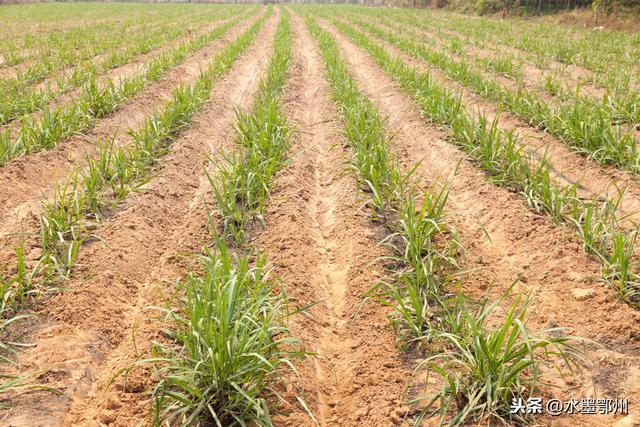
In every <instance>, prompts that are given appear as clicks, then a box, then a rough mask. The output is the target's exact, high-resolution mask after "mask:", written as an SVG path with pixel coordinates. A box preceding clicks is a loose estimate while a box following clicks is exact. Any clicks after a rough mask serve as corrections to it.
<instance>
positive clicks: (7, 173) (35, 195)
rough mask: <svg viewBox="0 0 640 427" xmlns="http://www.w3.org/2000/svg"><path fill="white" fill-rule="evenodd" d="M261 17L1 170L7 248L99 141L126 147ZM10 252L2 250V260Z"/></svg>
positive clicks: (0, 209) (1, 230) (1, 237)
mask: <svg viewBox="0 0 640 427" xmlns="http://www.w3.org/2000/svg"><path fill="white" fill-rule="evenodd" d="M255 19H257V17H252V18H251V19H248V20H246V21H244V22H241V23H239V24H238V25H236V26H234V27H232V28H231V29H230V30H229V32H227V33H226V35H225V36H224V37H222V38H220V39H218V40H216V41H214V42H212V43H211V44H209V45H207V47H205V48H204V49H202V50H200V51H198V52H197V53H196V54H194V55H193V56H191V57H190V58H189V59H188V60H187V61H185V62H184V63H182V64H180V65H178V66H177V67H175V68H172V69H171V70H170V71H169V72H168V73H167V74H166V75H165V76H164V77H162V78H161V79H160V81H158V82H157V83H154V84H152V85H150V86H148V87H147V88H145V89H144V90H143V91H142V92H141V93H140V94H138V95H136V96H135V97H134V98H132V99H131V100H130V102H128V103H127V104H125V105H123V106H122V107H120V108H119V109H118V110H117V111H116V112H115V113H113V114H112V115H110V116H108V117H106V118H104V119H101V120H99V121H98V122H97V123H96V125H95V126H94V127H93V128H92V129H91V131H90V132H89V133H88V134H86V135H77V136H73V137H71V138H69V139H68V140H66V141H64V142H62V143H60V144H59V145H57V146H56V147H54V148H52V149H51V150H43V151H40V152H38V153H34V154H32V155H29V156H25V157H22V158H18V159H15V160H14V161H12V162H11V163H9V164H7V165H5V166H3V167H1V168H0V187H1V188H3V189H4V191H3V192H2V193H0V242H2V246H1V247H2V248H3V249H4V250H6V251H10V249H11V248H12V247H13V246H15V244H16V242H17V240H16V237H15V236H14V234H15V233H16V232H20V231H22V232H33V230H35V229H36V226H37V223H38V220H37V217H38V214H39V212H40V211H41V209H42V200H43V199H46V198H48V197H51V195H52V194H53V193H54V191H55V187H56V184H57V182H58V181H60V180H63V179H64V178H65V177H66V176H67V175H68V174H69V172H70V171H73V170H75V169H77V168H79V167H82V165H83V164H84V163H85V162H86V158H87V156H95V155H96V154H97V149H98V147H99V142H107V141H113V144H114V146H116V147H117V146H122V145H126V144H127V143H129V142H130V137H129V135H127V133H126V131H127V130H128V129H137V128H138V127H140V126H141V125H142V124H143V123H144V120H145V118H146V117H147V116H149V115H150V114H151V113H152V112H153V111H154V109H156V108H159V107H161V106H163V105H164V104H165V103H166V102H167V101H168V100H169V99H170V97H171V93H172V91H173V89H174V88H175V87H177V86H178V85H179V84H187V83H191V82H193V81H195V79H196V78H197V77H198V74H199V73H200V71H201V70H202V69H204V67H205V66H206V64H207V63H208V62H209V61H210V60H211V58H212V56H214V55H215V54H216V53H217V52H219V51H220V50H222V49H223V48H224V46H226V45H227V44H229V43H230V42H231V41H233V40H234V39H236V38H237V37H238V36H240V34H242V32H244V31H245V30H246V29H247V28H249V27H250V26H251V24H252V23H253V22H254V21H255ZM6 255H7V254H4V256H3V254H2V253H0V262H2V261H3V260H4V258H6Z"/></svg>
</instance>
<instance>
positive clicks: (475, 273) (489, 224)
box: [323, 23, 640, 426]
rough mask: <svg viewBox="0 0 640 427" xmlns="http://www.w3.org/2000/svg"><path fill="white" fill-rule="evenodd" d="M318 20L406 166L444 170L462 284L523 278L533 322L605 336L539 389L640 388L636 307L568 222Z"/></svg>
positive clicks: (499, 288) (494, 286)
mask: <svg viewBox="0 0 640 427" xmlns="http://www.w3.org/2000/svg"><path fill="white" fill-rule="evenodd" d="M323 27H324V28H325V29H328V30H329V31H331V33H332V34H333V35H334V36H336V39H337V40H338V42H339V44H340V45H341V47H342V49H343V53H344V56H343V57H344V58H345V59H346V60H347V62H348V63H349V65H350V69H351V71H352V73H353V74H354V76H355V77H356V80H357V82H358V83H359V84H360V85H361V88H362V90H363V91H364V92H365V93H366V94H367V95H368V96H369V97H370V98H371V99H372V101H373V102H374V104H375V105H377V106H378V108H380V111H381V113H382V114H383V115H388V119H389V122H388V129H389V131H390V132H391V133H393V135H394V141H395V148H396V150H397V152H398V154H399V155H400V157H401V160H402V161H403V164H404V165H405V167H408V166H409V165H413V164H415V162H417V161H420V160H422V163H421V165H420V166H419V168H418V170H417V172H416V176H417V177H419V178H420V179H421V180H423V184H424V186H425V187H427V186H428V185H431V184H432V183H434V182H436V181H438V182H442V181H444V180H449V182H450V194H449V199H448V203H447V209H448V211H449V213H450V221H451V222H452V224H453V225H454V226H455V227H456V228H457V229H458V230H459V231H460V234H461V239H462V243H463V245H464V247H465V249H466V253H467V254H468V256H469V257H468V258H467V259H466V265H465V267H466V268H467V269H468V271H469V273H468V274H467V277H466V278H465V280H464V288H463V289H464V290H465V292H466V293H467V294H469V295H472V296H475V297H483V296H486V297H489V298H490V299H495V298H496V297H497V296H498V295H499V294H501V293H502V292H504V290H505V289H506V287H507V286H509V285H510V284H511V283H512V282H513V280H514V279H516V278H519V279H520V283H519V284H518V285H517V288H516V289H517V290H523V291H535V292H536V297H535V299H534V301H533V304H532V307H531V309H530V313H529V314H530V327H531V328H532V329H534V330H536V329H540V328H544V327H549V326H557V325H558V326H561V327H567V328H568V333H570V334H576V335H579V336H583V337H586V338H589V339H593V340H596V341H598V342H600V343H602V344H603V345H604V346H606V348H599V347H596V346H591V347H590V348H589V349H588V351H587V354H586V356H585V361H584V366H585V369H584V370H583V371H582V372H580V373H579V374H578V375H577V376H576V377H571V376H569V377H566V378H562V377H559V376H558V375H557V372H555V371H553V372H547V373H546V374H545V379H546V380H548V381H549V382H550V383H551V384H554V385H556V386H558V389H545V390H546V391H547V392H549V391H550V393H552V394H553V395H554V396H556V397H558V396H560V397H563V398H570V397H577V396H579V397H583V396H587V397H588V396H593V394H594V392H593V386H592V380H593V382H594V383H595V385H596V390H597V394H598V396H599V397H600V396H602V395H605V396H607V397H612V398H613V397H619V396H625V397H629V398H632V396H637V395H639V393H640V369H638V366H640V313H639V312H638V311H636V310H634V309H632V308H631V307H630V306H629V305H627V304H624V303H622V302H620V301H619V300H618V299H617V298H616V297H615V295H614V293H613V292H612V290H611V289H610V288H609V287H608V286H607V285H606V284H603V283H601V282H600V281H599V280H598V278H599V277H600V265H599V263H598V262H597V261H596V260H595V259H591V258H589V257H587V256H585V255H584V254H583V251H582V248H581V247H580V244H579V243H578V242H577V239H576V238H575V237H574V236H573V234H572V233H571V232H570V231H569V230H567V229H564V228H561V227H558V226H557V225H555V224H553V223H552V222H551V221H550V220H549V219H548V218H547V217H545V216H540V215H536V214H534V213H532V212H531V211H530V210H529V209H527V208H526V207H525V205H524V204H523V202H522V200H521V198H520V196H519V195H517V194H514V193H511V192H509V191H508V190H506V189H503V188H499V187H496V186H494V185H491V184H489V183H488V182H487V180H486V177H485V174H484V173H482V172H480V171H479V170H477V169H476V168H475V167H474V165H473V164H472V163H471V162H470V161H469V160H467V158H466V155H465V153H463V152H461V151H460V150H458V149H457V148H455V147H454V146H453V145H451V144H449V143H447V142H446V137H447V135H446V134H445V133H444V132H443V131H442V130H441V129H439V128H437V127H435V126H430V125H428V124H426V121H425V120H424V119H423V118H422V117H421V114H420V111H419V109H418V108H417V106H416V105H415V103H413V102H412V101H411V100H410V98H408V97H407V96H405V95H404V94H403V93H402V92H401V91H400V89H399V88H398V86H397V84H395V83H394V82H393V81H392V80H391V79H390V78H389V77H387V76H386V75H385V74H384V73H383V72H382V70H380V69H379V68H378V67H377V66H376V65H375V64H374V63H373V61H372V60H371V59H370V57H369V56H368V55H367V54H366V53H365V52H364V51H362V50H361V49H359V48H358V47H357V46H355V45H354V44H353V43H351V42H350V41H348V40H347V39H346V38H345V37H343V36H341V35H340V34H339V33H338V32H337V31H336V30H335V28H333V27H332V26H330V25H328V24H326V23H323ZM594 319H599V321H598V322H594ZM635 408H637V406H635ZM630 413H632V414H633V413H635V414H637V413H638V410H637V409H635V410H632V409H630ZM630 417H637V415H632V416H630ZM631 419H632V420H634V422H640V419H637V418H631ZM547 421H548V420H547ZM615 421H617V420H616V419H613V418H612V417H609V418H596V417H593V418H589V416H587V417H583V418H577V417H576V418H571V419H567V420H566V421H562V422H559V425H567V426H569V425H572V426H576V425H580V426H582V425H584V426H587V425H593V423H594V422H597V423H600V425H612V424H613V423H614V422H615ZM627 421H629V419H627ZM556 423H558V421H557V420H554V424H556ZM556 425H557V424H556Z"/></svg>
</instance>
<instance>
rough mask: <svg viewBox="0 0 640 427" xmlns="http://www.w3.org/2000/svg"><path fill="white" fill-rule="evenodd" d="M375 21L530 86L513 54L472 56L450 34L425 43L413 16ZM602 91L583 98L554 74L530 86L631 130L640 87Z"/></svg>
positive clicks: (637, 119) (639, 113)
mask: <svg viewBox="0 0 640 427" xmlns="http://www.w3.org/2000/svg"><path fill="white" fill-rule="evenodd" d="M378 20H379V21H381V22H383V23H385V25H389V26H390V27H391V28H392V29H393V30H394V31H395V33H396V34H398V33H403V34H405V35H408V36H409V37H410V38H411V39H413V40H420V39H421V40H422V42H423V43H427V44H428V45H437V44H443V41H442V38H444V39H445V40H447V42H448V44H447V45H445V46H443V49H444V52H443V53H444V54H450V53H454V54H456V55H457V56H460V54H461V53H464V56H463V58H464V59H465V60H466V61H469V62H473V65H474V66H475V67H479V68H483V69H485V70H488V71H490V72H497V73H500V74H503V75H506V76H508V77H509V78H510V79H512V80H513V82H514V83H515V84H516V85H517V86H519V87H524V86H526V85H527V83H530V82H525V77H524V73H523V71H522V70H521V65H520V64H517V63H516V59H515V57H514V55H513V54H507V55H495V57H493V58H491V57H486V55H485V54H473V53H470V52H469V51H468V50H466V49H464V48H463V46H464V45H465V44H467V43H469V40H462V39H460V38H459V37H457V36H455V35H450V34H446V35H445V36H442V37H441V38H440V40H435V39H433V38H432V37H427V39H426V40H425V39H424V34H423V33H421V32H417V31H414V30H412V29H411V28H412V27H417V28H420V29H422V30H427V29H428V27H427V26H426V24H425V23H424V22H421V21H419V20H417V19H415V18H413V17H403V18H402V19H382V20H380V19H378ZM447 48H448V49H447ZM441 50H442V49H441ZM606 72H608V70H607V71H606ZM556 74H557V73H556ZM605 88H606V91H605V94H604V95H603V96H602V97H595V96H589V95H583V94H581V93H580V85H578V86H576V87H570V86H569V85H568V84H567V83H566V82H565V81H564V80H563V78H562V76H557V75H554V74H547V75H545V76H544V77H541V79H540V81H539V82H537V85H534V86H533V90H534V91H535V92H538V93H545V92H546V93H548V94H550V95H552V96H553V97H555V98H556V100H555V101H556V103H581V104H584V105H586V106H590V108H591V109H594V110H597V111H600V112H601V114H603V115H604V116H605V117H606V118H607V119H608V120H609V121H610V122H612V123H628V124H629V125H631V127H634V126H637V125H638V124H639V123H640V109H639V108H638V102H639V101H640V88H637V87H636V88H634V87H629V85H624V86H622V87H620V86H610V85H607V86H605Z"/></svg>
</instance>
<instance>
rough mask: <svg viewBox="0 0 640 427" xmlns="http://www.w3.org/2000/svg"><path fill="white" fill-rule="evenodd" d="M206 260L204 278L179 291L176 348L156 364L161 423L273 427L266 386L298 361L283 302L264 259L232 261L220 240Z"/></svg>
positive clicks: (174, 315) (171, 317)
mask: <svg viewBox="0 0 640 427" xmlns="http://www.w3.org/2000/svg"><path fill="white" fill-rule="evenodd" d="M203 262H204V274H203V275H202V276H197V275H193V274H192V275H190V276H189V278H188V279H187V280H186V281H185V282H183V283H182V284H181V285H180V288H181V290H183V291H184V298H182V299H181V301H180V303H179V305H178V307H177V308H176V309H175V310H171V311H170V312H169V313H168V314H167V320H168V321H169V322H170V323H171V324H172V325H175V326H174V327H173V330H172V331H171V332H170V337H171V338H172V339H173V342H174V345H173V346H172V347H164V348H162V349H161V350H160V351H161V353H162V354H163V356H162V357H159V358H158V359H156V360H155V361H156V362H158V363H160V364H161V365H160V366H161V368H160V369H159V374H160V375H161V377H162V379H161V381H160V382H159V384H158V385H157V387H156V389H155V392H154V394H155V396H156V398H157V400H156V408H157V413H156V424H161V423H169V424H171V425H184V426H187V425H208V424H209V423H211V424H214V425H217V426H220V427H221V426H228V425H236V424H237V425H246V424H249V423H254V424H256V425H269V424H270V422H269V409H268V405H267V400H266V395H267V394H269V393H270V392H273V390H270V389H269V385H270V384H272V383H273V381H274V380H275V378H276V377H277V376H278V371H279V369H280V368H281V367H282V365H288V366H291V367H292V365H291V359H292V358H295V357H297V353H296V352H295V351H290V350H287V348H293V347H294V346H295V345H296V341H295V340H294V339H293V338H292V337H291V335H290V333H289V331H288V330H287V328H286V327H285V326H284V324H283V315H282V313H283V311H284V309H285V304H286V302H285V300H284V298H283V296H282V295H277V294H275V293H274V292H273V289H272V281H271V280H270V279H269V276H268V272H267V271H266V266H265V264H266V257H265V256H264V255H259V256H257V257H256V259H255V261H251V260H250V257H249V256H247V255H233V254H232V253H230V252H229V250H228V249H227V247H226V243H225V242H224V239H220V240H219V241H218V243H217V245H216V250H215V252H212V253H211V254H209V255H208V256H205V257H204V259H203ZM207 420H208V421H207Z"/></svg>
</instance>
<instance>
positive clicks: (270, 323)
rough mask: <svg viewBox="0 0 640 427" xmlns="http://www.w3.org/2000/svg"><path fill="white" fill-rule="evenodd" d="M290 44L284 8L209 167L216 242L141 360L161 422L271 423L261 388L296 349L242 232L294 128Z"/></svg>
mask: <svg viewBox="0 0 640 427" xmlns="http://www.w3.org/2000/svg"><path fill="white" fill-rule="evenodd" d="M291 54H292V40H291V32H290V24H289V16H288V13H287V12H286V11H282V15H281V19H280V23H279V25H278V28H277V30H276V34H275V41H274V53H273V56H272V58H271V61H270V62H269V68H268V71H267V75H266V77H265V79H264V80H262V82H261V84H260V89H259V93H258V94H257V97H256V100H255V103H254V106H253V111H252V112H251V113H249V114H244V113H242V112H238V118H237V125H236V126H237V129H238V136H237V139H236V149H235V150H234V151H233V152H232V153H227V154H225V155H224V156H223V157H222V160H221V161H219V162H218V163H217V167H216V172H214V173H211V174H209V173H208V177H209V181H210V183H211V186H212V188H213V190H214V194H215V201H216V202H217V212H215V213H214V214H215V215H214V216H215V217H216V219H218V218H219V219H220V223H219V225H218V226H213V227H212V240H213V249H210V250H207V251H205V253H204V254H203V256H202V262H203V266H204V268H203V270H204V272H203V273H201V274H196V273H192V274H190V275H189V277H188V278H187V279H186V280H185V281H183V282H181V283H180V284H179V290H180V291H181V295H182V298H181V299H180V302H179V304H178V306H177V307H174V308H172V309H171V310H169V311H168V312H167V313H166V319H167V321H168V324H169V325H170V327H171V332H170V337H171V342H169V343H165V344H163V345H159V346H158V347H157V348H156V352H157V357H156V358H153V359H150V360H145V361H143V362H141V363H149V362H154V363H156V364H158V368H159V369H158V371H157V372H158V374H159V376H160V381H159V383H158V385H157V387H156V389H155V391H154V395H155V405H154V407H155V410H156V418H155V423H156V424H158V425H160V424H162V423H169V424H180V425H194V424H199V423H207V422H209V423H211V424H212V425H218V426H223V425H231V424H238V425H246V424H255V425H270V424H271V420H270V412H269V408H268V403H267V396H266V395H265V392H267V391H269V390H270V388H271V387H272V385H273V383H274V381H275V380H276V379H277V375H278V372H279V370H280V369H281V368H282V367H283V366H292V361H293V360H295V359H297V358H299V357H300V356H301V355H302V353H301V352H300V351H298V350H296V348H297V347H298V346H299V344H298V343H297V341H296V340H295V339H294V338H293V337H292V335H291V333H290V332H289V331H288V329H287V328H286V326H285V325H284V321H285V317H284V315H285V313H286V311H287V309H286V300H285V299H284V297H283V294H281V293H280V294H277V293H274V291H273V285H274V282H273V280H272V279H271V278H270V277H269V274H268V269H267V266H266V259H267V256H266V254H265V253H263V252H257V253H256V250H255V248H251V247H250V246H248V245H247V243H246V240H245V239H244V238H243V233H244V232H245V231H247V230H246V229H247V226H248V225H249V224H250V222H251V221H253V220H255V219H257V218H259V217H260V216H261V214H262V211H263V207H264V204H265V202H266V200H267V197H268V193H269V188H270V186H271V181H272V178H273V177H274V175H275V172H276V171H277V170H279V169H280V168H281V167H282V166H283V161H284V157H285V153H286V149H287V146H288V142H289V138H290V133H291V131H290V128H289V125H288V123H287V118H286V116H285V115H284V113H283V112H282V110H281V107H280V102H281V90H282V87H283V84H284V81H285V77H286V72H287V70H288V68H289V63H290V61H291ZM229 201H232V203H229Z"/></svg>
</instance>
